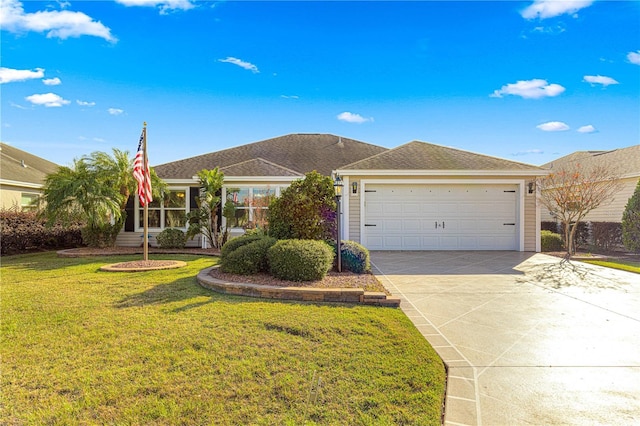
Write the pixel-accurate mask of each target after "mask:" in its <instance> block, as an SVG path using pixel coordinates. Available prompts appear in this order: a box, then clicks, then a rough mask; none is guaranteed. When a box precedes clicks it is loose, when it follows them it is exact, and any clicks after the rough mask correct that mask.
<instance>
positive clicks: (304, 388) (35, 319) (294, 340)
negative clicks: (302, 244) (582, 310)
mask: <svg viewBox="0 0 640 426" xmlns="http://www.w3.org/2000/svg"><path fill="white" fill-rule="evenodd" d="M150 257H151V259H175V260H184V261H186V262H187V264H188V265H187V267H185V268H181V269H174V270H170V271H150V272H143V273H135V274H131V273H127V274H116V273H107V272H99V271H98V269H99V267H100V266H102V265H104V264H106V263H114V262H124V261H130V260H134V259H139V256H109V257H100V258H58V257H56V255H55V254H53V253H39V254H36V255H21V256H9V257H6V258H3V259H2V266H1V272H2V286H0V310H1V312H2V322H0V336H1V340H0V355H1V356H2V370H3V371H2V375H1V376H0V381H1V384H2V393H1V395H0V400H1V401H0V402H1V403H2V407H3V408H2V410H0V424H9V425H10V424H34V425H35V424H65V425H66V424H137V425H138V424H139V425H142V424H155V425H158V424H163V425H169V424H215V425H237V424H263V425H267V424H269V425H270V424H279V425H285V424H291V425H294V424H295V425H298V424H300V425H301V424H349V425H358V424H359V425H365V424H370V425H373V424H406V425H409V424H410V425H440V414H441V406H442V398H443V395H444V378H445V374H444V367H443V365H442V362H441V361H440V359H439V358H438V356H437V355H436V354H435V352H434V351H433V349H432V348H431V347H430V346H429V344H428V343H427V341H426V340H424V338H423V337H422V336H421V334H420V332H419V331H418V330H417V329H416V328H415V327H414V326H413V324H412V323H411V322H410V321H409V319H408V318H407V317H406V316H405V315H404V313H403V312H402V311H401V310H399V309H383V308H375V307H367V306H353V305H337V304H336V305H315V304H309V303H294V302H275V301H268V300H262V299H248V298H242V297H235V296H226V295H221V294H217V293H213V292H210V291H208V290H206V289H204V288H202V287H200V286H199V285H198V284H197V283H196V280H195V275H196V274H197V273H198V272H199V271H200V270H202V269H204V268H206V267H209V266H212V265H213V264H215V258H210V257H203V258H199V257H196V256H179V255H154V254H151V255H150ZM314 372H316V376H317V377H318V376H319V377H320V378H321V379H322V384H323V386H322V388H321V392H320V395H319V397H318V401H317V403H316V404H308V403H307V401H308V397H309V386H310V384H311V379H312V376H313V373H314Z"/></svg>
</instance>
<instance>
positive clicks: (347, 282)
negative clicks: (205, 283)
mask: <svg viewBox="0 0 640 426" xmlns="http://www.w3.org/2000/svg"><path fill="white" fill-rule="evenodd" d="M210 275H211V276H212V277H213V278H215V279H217V280H221V281H230V282H239V283H251V284H262V285H270V286H276V287H313V288H362V289H364V290H365V291H378V292H382V293H386V294H389V295H390V294H391V293H389V292H388V291H387V289H386V288H384V286H383V285H382V284H381V283H380V281H378V279H377V278H376V276H375V275H373V274H371V273H364V274H355V273H353V272H335V271H329V272H328V273H327V275H325V277H324V278H323V279H321V280H317V281H301V282H300V281H285V280H279V279H277V278H274V277H272V276H271V275H269V274H255V275H236V274H228V273H225V272H222V271H221V270H220V268H213V269H212V270H211V272H210Z"/></svg>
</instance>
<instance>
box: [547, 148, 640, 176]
mask: <svg viewBox="0 0 640 426" xmlns="http://www.w3.org/2000/svg"><path fill="white" fill-rule="evenodd" d="M572 164H580V166H582V167H593V166H603V167H606V168H608V169H610V170H612V171H614V172H616V173H619V174H620V176H622V177H634V176H640V145H633V146H630V147H627V148H618V149H614V150H611V151H576V152H574V153H571V154H569V155H565V156H564V157H560V158H558V159H557V160H553V161H550V162H548V163H546V164H543V165H542V167H544V168H547V169H551V170H554V169H556V170H557V169H559V168H562V167H565V166H568V165H572Z"/></svg>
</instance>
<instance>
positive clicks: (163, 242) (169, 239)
mask: <svg viewBox="0 0 640 426" xmlns="http://www.w3.org/2000/svg"><path fill="white" fill-rule="evenodd" d="M156 241H157V242H158V247H160V248H168V249H171V248H184V246H185V245H186V244H187V234H185V233H184V232H183V231H181V230H180V229H176V228H167V229H165V230H164V231H162V232H160V233H159V234H158V235H157V236H156Z"/></svg>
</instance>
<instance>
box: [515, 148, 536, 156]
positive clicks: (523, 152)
mask: <svg viewBox="0 0 640 426" xmlns="http://www.w3.org/2000/svg"><path fill="white" fill-rule="evenodd" d="M531 154H544V151H543V150H541V149H527V150H526V151H518V152H514V153H513V154H511V155H513V156H519V155H531Z"/></svg>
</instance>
